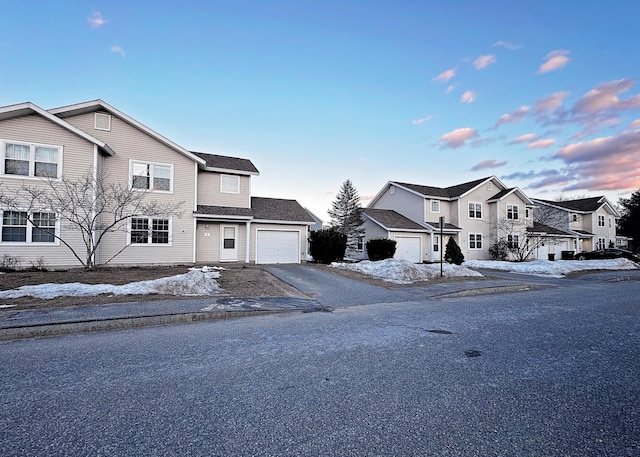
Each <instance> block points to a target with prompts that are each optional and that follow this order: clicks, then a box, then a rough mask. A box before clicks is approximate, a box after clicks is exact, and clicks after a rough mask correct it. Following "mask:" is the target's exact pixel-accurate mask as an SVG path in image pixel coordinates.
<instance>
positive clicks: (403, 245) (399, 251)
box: [393, 236, 422, 263]
mask: <svg viewBox="0 0 640 457" xmlns="http://www.w3.org/2000/svg"><path fill="white" fill-rule="evenodd" d="M395 240H396V253H395V255H394V256H393V258H394V259H404V260H408V261H410V262H413V263H420V262H422V247H421V246H422V243H421V239H420V237H417V236H411V237H409V236H398V237H396V238H395Z"/></svg>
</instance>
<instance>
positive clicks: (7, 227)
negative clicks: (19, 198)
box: [2, 211, 56, 243]
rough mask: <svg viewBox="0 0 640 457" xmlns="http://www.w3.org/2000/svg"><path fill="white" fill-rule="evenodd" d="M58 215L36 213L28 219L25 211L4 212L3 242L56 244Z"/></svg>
mask: <svg viewBox="0 0 640 457" xmlns="http://www.w3.org/2000/svg"><path fill="white" fill-rule="evenodd" d="M55 235H56V215H55V214H54V213H47V212H36V213H32V214H31V218H29V217H28V214H27V212H25V211H3V212H2V242H4V243H55V241H56V238H55Z"/></svg>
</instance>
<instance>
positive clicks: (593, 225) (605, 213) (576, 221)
mask: <svg viewBox="0 0 640 457" xmlns="http://www.w3.org/2000/svg"><path fill="white" fill-rule="evenodd" d="M533 202H534V203H535V204H536V205H537V207H538V209H537V211H536V214H535V219H536V221H540V222H542V223H544V224H545V225H547V226H550V227H553V228H555V229H559V230H562V231H563V232H565V233H566V235H565V236H564V237H563V238H562V239H559V240H558V245H557V246H556V248H557V249H558V248H559V249H566V250H570V251H575V252H576V253H578V252H583V251H592V250H595V249H604V248H607V247H610V246H615V245H617V244H619V243H617V238H618V237H617V236H616V220H617V219H618V218H619V217H620V213H618V211H617V210H616V209H615V207H614V206H613V205H612V204H611V203H610V202H609V200H607V198H606V197H603V196H599V197H590V198H580V199H576V200H565V201H559V202H554V201H550V200H540V199H533Z"/></svg>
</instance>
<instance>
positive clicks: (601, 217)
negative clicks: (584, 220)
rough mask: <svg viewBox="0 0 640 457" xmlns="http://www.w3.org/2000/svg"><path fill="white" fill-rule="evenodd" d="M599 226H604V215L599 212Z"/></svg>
mask: <svg viewBox="0 0 640 457" xmlns="http://www.w3.org/2000/svg"><path fill="white" fill-rule="evenodd" d="M598 227H604V216H603V215H602V214H598Z"/></svg>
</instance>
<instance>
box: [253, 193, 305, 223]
mask: <svg viewBox="0 0 640 457" xmlns="http://www.w3.org/2000/svg"><path fill="white" fill-rule="evenodd" d="M251 209H252V210H253V217H254V219H262V220H269V221H295V222H309V223H314V222H315V221H314V220H313V218H312V217H311V215H309V213H308V212H307V210H306V209H304V208H303V207H302V206H301V205H300V203H298V202H297V201H296V200H285V199H280V198H265V197H251Z"/></svg>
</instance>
